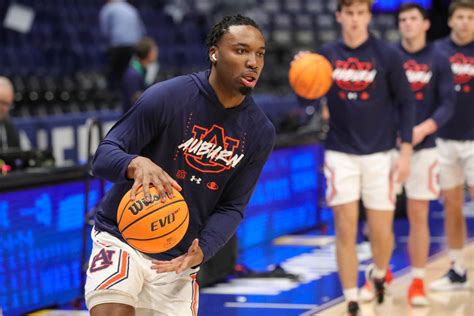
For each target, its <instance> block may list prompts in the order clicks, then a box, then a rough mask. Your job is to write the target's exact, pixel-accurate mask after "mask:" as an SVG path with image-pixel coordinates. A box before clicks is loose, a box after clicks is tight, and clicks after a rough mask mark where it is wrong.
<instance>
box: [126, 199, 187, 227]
mask: <svg viewBox="0 0 474 316" xmlns="http://www.w3.org/2000/svg"><path fill="white" fill-rule="evenodd" d="M179 202H185V201H184V199H181V200H176V201H173V202H171V203H169V204H164V205H162V206H161V207H159V208H157V209H154V210H153V211H151V212H150V213H148V214H146V215H144V216H142V217H140V218H137V219H136V220H134V221H133V222H131V223H129V224H128V225H127V226H125V227H124V228H123V229H122V230H121V231H120V232H121V233H122V235H123V233H124V232H125V231H126V230H127V229H128V228H129V227H130V226H132V225H133V224H135V223H136V222H138V221H140V220H142V219H144V218H145V217H147V216H149V215H151V214H153V213H155V212H158V211H159V210H161V209H162V208H165V207H168V206H171V205H173V204H176V203H179ZM185 203H186V202H185Z"/></svg>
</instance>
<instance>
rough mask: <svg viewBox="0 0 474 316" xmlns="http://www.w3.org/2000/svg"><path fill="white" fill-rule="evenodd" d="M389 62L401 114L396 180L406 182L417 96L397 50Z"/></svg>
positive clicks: (391, 82)
mask: <svg viewBox="0 0 474 316" xmlns="http://www.w3.org/2000/svg"><path fill="white" fill-rule="evenodd" d="M388 58H389V59H388V60H389V61H390V62H389V63H387V64H388V65H389V69H388V76H389V78H388V79H389V85H390V87H389V88H390V90H391V92H392V95H393V96H394V98H395V101H396V104H397V105H398V110H399V115H400V126H399V129H400V139H401V145H400V156H399V158H398V159H397V161H396V162H395V165H394V170H393V172H394V174H395V176H396V179H395V180H396V181H397V182H399V183H402V182H404V181H405V180H406V179H407V178H408V175H409V174H410V160H411V155H412V152H413V146H412V137H413V127H414V125H415V106H416V105H415V97H414V95H413V92H412V91H411V89H410V84H409V83H408V79H407V77H406V74H405V70H404V69H403V64H402V58H401V57H400V55H398V53H397V52H396V51H395V50H391V51H389V55H388Z"/></svg>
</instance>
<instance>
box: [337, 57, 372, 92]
mask: <svg viewBox="0 0 474 316" xmlns="http://www.w3.org/2000/svg"><path fill="white" fill-rule="evenodd" d="M376 75H377V70H375V69H373V65H372V63H370V62H362V61H359V59H357V58H349V59H347V60H337V61H336V67H335V69H334V71H333V75H332V76H333V79H334V81H335V82H336V84H337V85H338V87H339V88H341V89H343V90H346V91H362V90H365V89H367V87H368V86H369V85H370V84H371V83H372V82H373V81H374V79H375V76H376Z"/></svg>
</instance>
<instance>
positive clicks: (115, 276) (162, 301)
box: [85, 229, 199, 316]
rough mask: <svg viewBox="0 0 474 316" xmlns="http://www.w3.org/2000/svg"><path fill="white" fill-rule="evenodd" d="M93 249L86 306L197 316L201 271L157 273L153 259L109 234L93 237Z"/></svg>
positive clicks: (94, 232) (89, 307)
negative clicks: (115, 305)
mask: <svg viewBox="0 0 474 316" xmlns="http://www.w3.org/2000/svg"><path fill="white" fill-rule="evenodd" d="M91 237H92V241H93V247H92V253H91V257H90V260H89V268H88V270H87V281H86V286H85V297H86V305H87V308H88V309H89V310H90V309H91V308H92V307H94V306H96V305H99V304H104V303H121V304H125V305H130V306H133V307H135V310H136V315H137V316H139V315H153V316H157V315H166V316H168V315H173V316H174V315H176V316H178V315H179V316H181V315H183V316H184V315H189V316H196V315H197V311H198V306H199V287H198V284H197V282H196V277H197V272H198V270H199V268H196V269H188V270H186V271H184V272H183V273H181V274H178V275H177V274H176V273H175V272H167V273H156V271H155V270H152V269H151V268H150V267H151V260H152V258H151V257H149V256H147V255H145V254H143V253H141V252H139V251H137V250H135V249H133V248H132V247H130V246H129V245H127V244H126V243H124V242H122V241H121V240H119V239H118V238H116V237H114V236H112V235H111V234H109V233H107V232H97V231H96V230H95V229H93V230H92V233H91Z"/></svg>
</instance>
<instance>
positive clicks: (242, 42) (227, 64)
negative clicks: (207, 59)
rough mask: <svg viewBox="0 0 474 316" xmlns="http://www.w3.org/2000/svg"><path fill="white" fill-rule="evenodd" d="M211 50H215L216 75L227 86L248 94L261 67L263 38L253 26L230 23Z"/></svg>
mask: <svg viewBox="0 0 474 316" xmlns="http://www.w3.org/2000/svg"><path fill="white" fill-rule="evenodd" d="M210 54H211V55H212V54H215V57H216V62H215V63H214V67H215V70H216V71H217V75H218V77H219V79H220V80H222V81H224V82H223V83H225V85H226V86H227V87H229V88H231V89H233V90H235V91H238V92H240V93H241V94H243V95H247V94H249V93H250V92H251V91H252V90H253V88H254V87H255V85H256V84H257V80H258V78H259V77H260V73H261V72H262V69H263V65H264V55H265V39H264V37H263V34H262V33H261V32H260V31H259V30H258V29H256V28H255V27H253V26H250V25H232V26H230V27H229V31H228V32H227V33H226V34H224V35H223V36H222V38H221V40H220V41H219V43H218V44H217V47H215V48H213V49H211V50H210ZM211 60H212V58H211Z"/></svg>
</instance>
